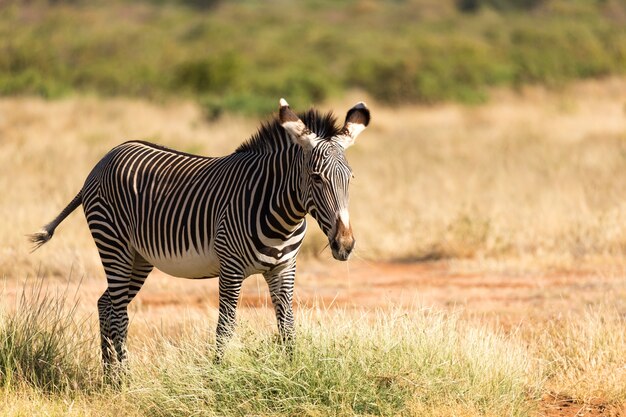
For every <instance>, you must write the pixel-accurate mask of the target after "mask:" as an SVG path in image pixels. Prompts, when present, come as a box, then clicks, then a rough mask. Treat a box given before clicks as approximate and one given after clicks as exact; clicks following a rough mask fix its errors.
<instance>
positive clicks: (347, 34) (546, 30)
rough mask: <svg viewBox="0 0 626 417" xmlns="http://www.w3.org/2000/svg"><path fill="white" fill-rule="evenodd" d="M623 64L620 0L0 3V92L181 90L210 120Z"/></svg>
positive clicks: (479, 92) (477, 97) (469, 96)
mask: <svg viewBox="0 0 626 417" xmlns="http://www.w3.org/2000/svg"><path fill="white" fill-rule="evenodd" d="M624 73H626V3H625V2H623V1H621V0H395V1H385V2H382V1H374V0H349V1H339V2H337V1H330V0H306V1H300V2H291V1H288V0H272V1H261V0H240V1H231V2H226V1H220V0H208V1H202V0H142V1H131V0H95V1H93V0H90V1H88V0H32V1H18V0H15V1H12V0H8V1H7V0H4V1H2V2H0V94H1V95H17V94H31V95H32V94H34V95H40V96H43V97H47V98H56V97H60V96H65V95H68V94H72V93H74V92H80V93H83V94H84V93H87V94H97V95H103V96H112V95H116V96H117V95H124V96H140V97H148V98H151V99H165V98H167V97H172V96H176V97H181V96H182V97H189V98H193V99H195V100H197V101H198V102H199V103H200V104H201V105H202V107H203V108H204V110H205V112H206V115H207V116H208V117H209V118H215V117H217V116H219V115H220V114H222V113H223V112H233V111H235V112H241V113H244V114H258V113H265V112H269V111H271V110H273V109H274V105H275V101H276V97H279V96H288V97H289V99H290V102H292V105H294V107H297V108H302V107H306V106H309V105H311V104H313V103H319V102H320V101H323V100H326V99H329V98H333V97H337V96H341V94H342V93H343V92H345V91H346V90H349V89H355V88H357V89H361V90H364V91H366V92H367V93H368V94H370V95H371V96H372V97H374V98H375V99H376V100H378V101H380V102H382V103H387V104H401V103H434V102H439V101H450V100H452V101H460V102H463V103H470V104H471V103H481V102H484V101H486V100H488V91H489V89H490V87H497V86H504V87H513V88H518V87H521V86H523V85H527V84H537V83H539V84H544V85H548V86H551V87H558V86H561V85H563V84H564V83H566V82H568V81H569V80H573V79H581V78H589V77H601V76H606V75H613V74H624Z"/></svg>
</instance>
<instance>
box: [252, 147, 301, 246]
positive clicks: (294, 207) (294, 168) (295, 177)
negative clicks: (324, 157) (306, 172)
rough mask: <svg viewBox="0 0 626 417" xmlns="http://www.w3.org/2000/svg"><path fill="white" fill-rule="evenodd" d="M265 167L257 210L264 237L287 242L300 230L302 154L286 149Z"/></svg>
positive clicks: (295, 150) (296, 150)
mask: <svg viewBox="0 0 626 417" xmlns="http://www.w3.org/2000/svg"><path fill="white" fill-rule="evenodd" d="M272 159H273V160H272V161H271V162H270V163H269V164H268V166H269V169H268V171H267V178H266V181H265V184H266V187H265V191H264V192H263V200H264V201H263V203H262V209H261V211H260V212H261V217H262V220H263V221H262V222H261V223H262V224H266V225H267V226H268V229H269V230H265V231H264V232H266V233H264V234H265V235H266V236H268V237H270V236H271V237H274V238H282V239H289V238H291V237H292V236H294V234H299V233H300V232H301V231H302V227H303V220H304V217H305V216H306V210H305V208H304V204H303V202H304V201H305V197H304V195H303V193H302V186H301V178H302V167H303V162H304V157H303V153H302V152H301V151H299V150H298V149H293V148H292V149H288V150H286V152H283V153H281V155H278V156H276V157H275V158H272Z"/></svg>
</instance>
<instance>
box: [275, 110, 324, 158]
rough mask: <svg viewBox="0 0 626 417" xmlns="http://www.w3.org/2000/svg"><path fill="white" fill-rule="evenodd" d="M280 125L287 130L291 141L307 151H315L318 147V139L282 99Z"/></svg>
mask: <svg viewBox="0 0 626 417" xmlns="http://www.w3.org/2000/svg"><path fill="white" fill-rule="evenodd" d="M278 118H279V120H280V124H281V125H282V126H283V128H285V130H286V131H287V133H289V136H290V137H291V140H293V141H294V143H297V144H298V145H300V146H302V147H303V148H305V149H313V148H314V147H315V145H317V142H318V137H317V135H316V134H315V133H313V132H311V130H310V129H309V128H308V127H306V125H305V124H304V123H303V122H302V120H300V118H299V117H298V116H297V115H296V114H295V113H294V112H293V110H291V108H290V107H289V104H288V103H287V101H286V100H285V99H284V98H281V99H280V110H279V112H278Z"/></svg>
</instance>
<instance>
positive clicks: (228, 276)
mask: <svg viewBox="0 0 626 417" xmlns="http://www.w3.org/2000/svg"><path fill="white" fill-rule="evenodd" d="M243 279H244V276H243V273H241V272H239V270H238V269H237V268H224V267H222V270H221V271H220V278H219V317H218V319H217V329H216V331H215V350H216V351H215V361H216V362H217V363H219V362H221V361H222V358H223V356H224V349H225V347H226V344H227V343H228V341H229V340H230V338H231V337H232V335H233V332H234V330H235V313H236V311H237V302H238V301H239V293H240V292H241V284H243Z"/></svg>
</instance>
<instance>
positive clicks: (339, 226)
mask: <svg viewBox="0 0 626 417" xmlns="http://www.w3.org/2000/svg"><path fill="white" fill-rule="evenodd" d="M279 119H280V123H281V124H282V126H283V127H284V128H285V130H286V131H287V132H288V133H289V136H290V137H291V139H292V140H293V141H294V142H295V143H296V144H298V145H300V146H301V147H302V149H303V151H304V159H303V161H304V166H303V169H302V170H301V172H302V178H301V181H300V183H301V189H302V191H303V196H302V197H303V201H304V202H305V208H306V210H307V212H309V213H310V214H311V215H312V216H313V218H314V219H315V220H316V221H317V223H318V224H319V226H320V228H321V229H322V231H323V232H324V234H326V236H327V237H328V242H329V245H330V248H331V250H332V253H333V257H334V258H335V259H337V260H340V261H345V260H347V259H348V257H349V256H350V253H351V252H352V249H353V248H354V243H355V240H354V236H353V234H352V227H351V226H350V215H349V213H348V186H349V185H350V179H351V178H352V170H351V169H350V167H349V166H348V161H347V160H346V156H345V150H346V149H347V148H349V147H350V146H351V145H352V144H353V143H354V140H355V139H356V137H357V136H358V135H359V134H360V133H361V132H362V131H363V130H364V129H365V127H366V126H367V125H368V124H369V121H370V112H369V109H368V108H367V107H366V106H365V103H363V102H360V103H357V104H356V105H355V106H354V107H352V108H351V109H350V110H348V113H347V114H346V120H345V123H344V125H343V127H342V128H341V130H340V131H339V133H337V134H335V135H333V136H331V137H319V136H318V135H317V134H316V133H314V132H313V131H312V130H311V129H309V127H307V126H306V125H305V124H304V122H302V120H301V119H300V118H299V117H298V116H297V115H296V114H295V113H294V112H293V111H292V110H291V109H290V108H289V104H287V102H286V101H285V100H284V99H281V100H280V112H279Z"/></svg>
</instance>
